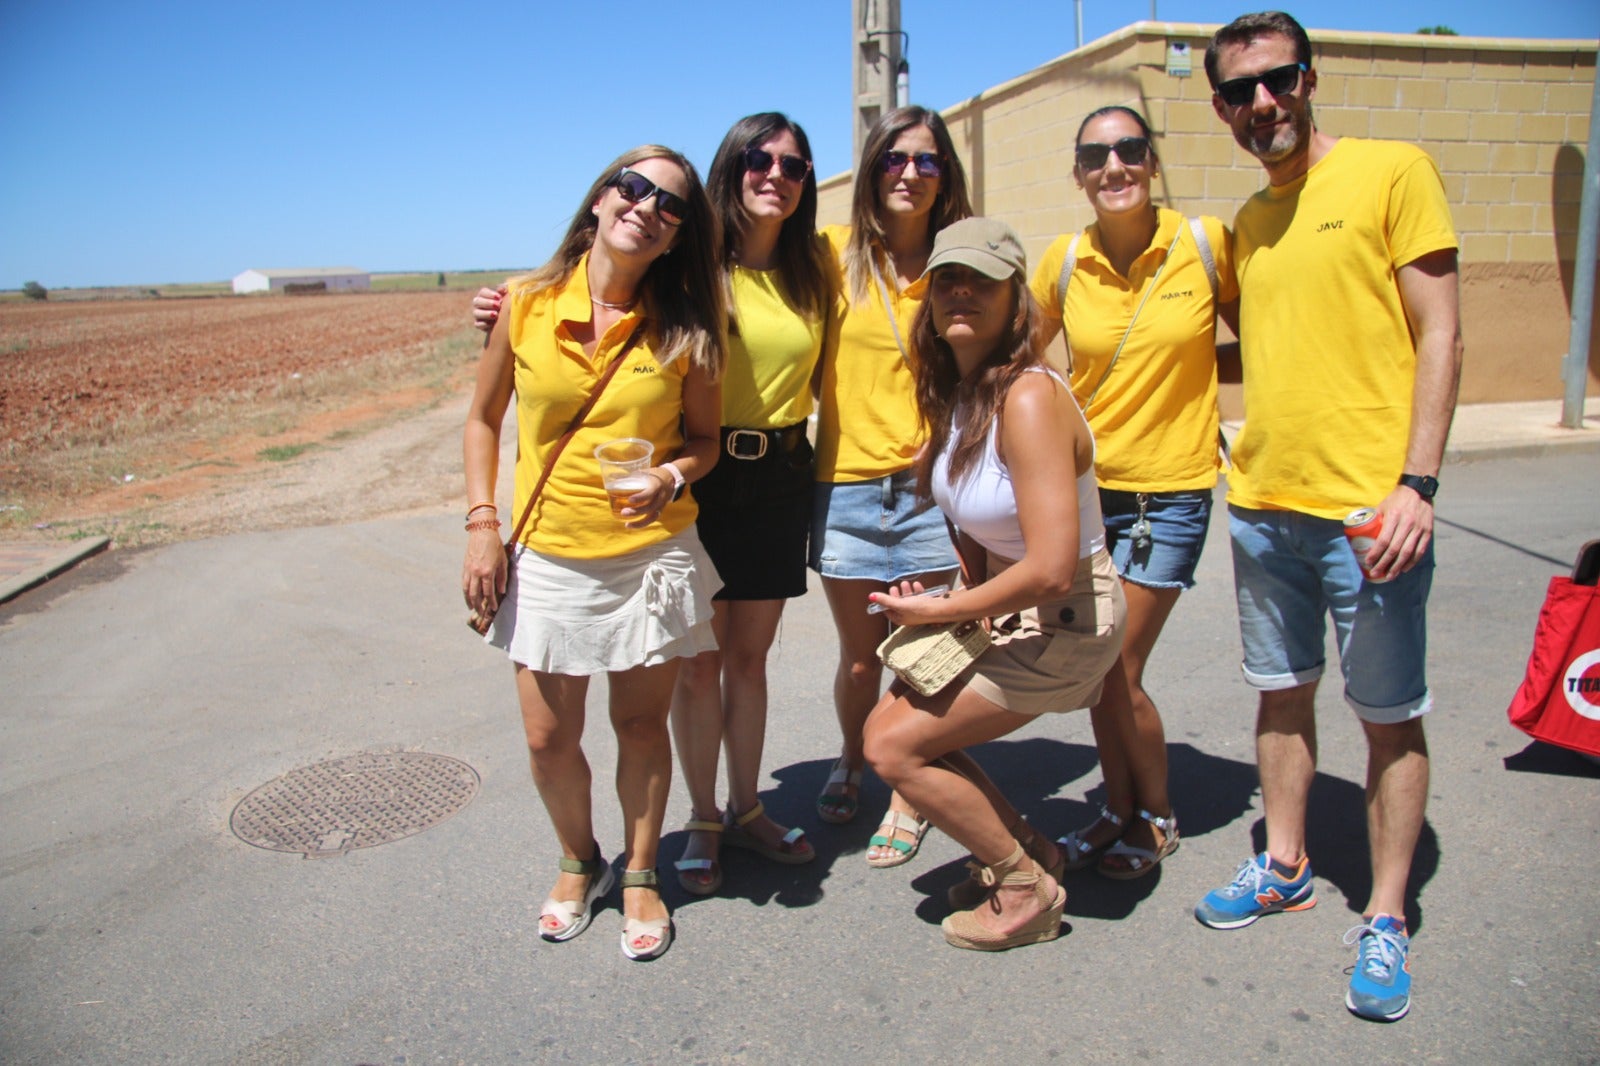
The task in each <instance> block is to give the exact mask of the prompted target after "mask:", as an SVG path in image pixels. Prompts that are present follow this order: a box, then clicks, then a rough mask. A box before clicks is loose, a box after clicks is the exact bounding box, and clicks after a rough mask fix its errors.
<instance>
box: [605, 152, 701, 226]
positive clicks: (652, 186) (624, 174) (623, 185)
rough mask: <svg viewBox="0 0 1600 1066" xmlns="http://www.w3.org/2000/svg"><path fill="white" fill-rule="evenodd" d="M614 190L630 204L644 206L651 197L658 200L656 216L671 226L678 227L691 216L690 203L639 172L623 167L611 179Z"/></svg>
mask: <svg viewBox="0 0 1600 1066" xmlns="http://www.w3.org/2000/svg"><path fill="white" fill-rule="evenodd" d="M611 186H612V188H614V189H616V190H617V195H618V196H621V197H622V198H623V199H624V200H626V201H628V202H629V203H630V204H642V203H644V202H645V201H646V200H648V199H650V197H652V196H654V197H655V198H656V214H658V215H660V216H661V221H663V222H665V223H666V224H667V225H669V226H677V225H681V224H682V223H683V220H684V219H685V218H686V217H687V216H688V214H689V203H688V201H687V200H685V199H684V198H683V197H681V196H679V195H678V194H677V193H672V192H668V191H667V190H665V189H663V188H662V187H661V186H659V185H657V184H656V183H655V182H653V181H651V180H650V179H649V178H647V177H645V176H644V175H643V174H641V173H639V172H638V171H637V170H629V169H628V168H627V167H623V168H622V169H621V170H619V171H617V176H616V177H614V178H612V179H611Z"/></svg>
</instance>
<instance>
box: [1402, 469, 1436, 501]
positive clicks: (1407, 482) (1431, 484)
mask: <svg viewBox="0 0 1600 1066" xmlns="http://www.w3.org/2000/svg"><path fill="white" fill-rule="evenodd" d="M1400 484H1402V485H1404V486H1405V487H1406V488H1408V489H1411V490H1413V491H1414V492H1416V494H1417V495H1418V496H1421V497H1422V498H1423V499H1424V500H1427V501H1428V502H1429V503H1432V502H1433V498H1434V496H1435V495H1437V494H1438V492H1439V479H1438V478H1436V477H1429V476H1428V475H1427V474H1401V475H1400Z"/></svg>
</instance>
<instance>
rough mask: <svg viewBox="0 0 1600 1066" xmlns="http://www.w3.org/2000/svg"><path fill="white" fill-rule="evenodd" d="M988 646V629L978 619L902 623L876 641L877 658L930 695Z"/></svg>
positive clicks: (905, 680) (952, 678) (910, 683)
mask: <svg viewBox="0 0 1600 1066" xmlns="http://www.w3.org/2000/svg"><path fill="white" fill-rule="evenodd" d="M988 647H989V631H988V630H987V629H985V628H984V626H983V623H982V621H980V620H977V619H973V620H969V621H966V622H948V623H946V624H944V625H937V626H934V625H924V626H901V627H900V628H898V629H896V630H895V631H894V632H893V633H890V634H889V636H888V638H887V639H885V640H884V642H883V643H882V644H879V645H878V658H880V659H882V660H883V665H885V666H887V667H888V668H889V669H890V670H893V671H894V674H895V676H896V677H898V678H899V679H900V680H902V681H904V682H905V683H906V684H908V685H910V686H911V687H912V688H914V689H916V690H917V691H918V692H920V693H921V694H922V695H924V696H932V695H934V694H935V693H937V692H939V691H940V690H942V689H943V688H944V687H945V686H946V685H948V684H949V683H950V682H952V681H954V680H955V679H956V678H957V677H959V676H960V675H961V672H962V671H963V670H965V669H966V668H967V667H969V666H971V665H972V664H973V663H975V662H977V661H978V659H979V658H980V657H981V656H982V655H983V653H984V652H985V651H986V650H988Z"/></svg>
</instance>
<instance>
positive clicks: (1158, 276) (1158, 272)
mask: <svg viewBox="0 0 1600 1066" xmlns="http://www.w3.org/2000/svg"><path fill="white" fill-rule="evenodd" d="M1182 236H1183V227H1182V226H1179V227H1178V232H1177V233H1174V234H1173V235H1172V243H1171V244H1169V245H1167V255H1166V258H1165V259H1163V260H1161V265H1160V266H1158V267H1156V272H1155V274H1154V275H1152V276H1151V278H1150V284H1148V285H1146V286H1145V289H1144V295H1143V296H1141V297H1140V298H1139V306H1138V307H1135V308H1134V309H1133V317H1132V318H1130V319H1128V328H1127V329H1125V330H1123V331H1122V340H1121V341H1120V342H1118V344H1117V350H1116V351H1114V352H1112V353H1111V362H1109V363H1107V364H1106V369H1105V373H1103V374H1101V375H1100V380H1099V381H1097V382H1095V384H1094V391H1093V392H1091V393H1089V398H1088V399H1087V400H1085V401H1083V410H1084V413H1085V414H1087V413H1088V411H1089V405H1090V404H1092V403H1094V398H1095V397H1096V396H1098V395H1100V387H1101V386H1102V385H1104V384H1105V383H1106V378H1108V377H1110V376H1111V369H1112V368H1113V367H1115V366H1116V365H1117V359H1118V357H1120V356H1121V355H1122V349H1123V348H1124V347H1125V346H1126V345H1127V343H1128V338H1129V337H1131V336H1132V335H1133V324H1134V323H1135V322H1137V321H1139V312H1140V311H1143V310H1144V305H1145V304H1146V303H1148V302H1149V300H1150V294H1151V293H1153V292H1155V291H1156V282H1158V281H1160V280H1161V272H1162V271H1163V270H1165V269H1167V263H1169V262H1170V261H1171V260H1172V253H1173V252H1174V251H1176V250H1177V248H1178V238H1179V237H1182Z"/></svg>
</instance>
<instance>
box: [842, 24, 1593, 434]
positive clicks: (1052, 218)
mask: <svg viewBox="0 0 1600 1066" xmlns="http://www.w3.org/2000/svg"><path fill="white" fill-rule="evenodd" d="M1215 28H1216V27H1214V26H1201V25H1193V24H1179V23H1162V22H1140V23H1136V24H1134V25H1133V26H1130V27H1127V28H1126V29H1123V30H1120V31H1118V32H1117V33H1114V34H1112V35H1110V36H1108V37H1104V38H1101V39H1100V40H1098V41H1095V42H1092V43H1091V44H1089V45H1086V46H1085V47H1083V48H1081V49H1078V50H1077V51H1075V52H1071V53H1068V54H1067V55H1065V56H1062V57H1061V58H1059V59H1056V60H1053V61H1051V62H1049V63H1046V64H1044V65H1043V66H1040V67H1038V68H1036V69H1034V70H1032V71H1029V72H1028V73H1027V74H1024V75H1022V76H1021V77H1019V78H1016V79H1014V80H1012V81H1009V82H1006V83H1005V84H1003V85H999V86H996V87H995V88H993V89H990V90H988V91H987V92H984V93H983V94H981V95H979V96H977V97H974V98H973V99H971V100H967V101H965V102H963V103H960V104H957V105H956V106H954V107H951V108H948V109H947V110H946V111H945V112H944V117H945V120H946V121H947V122H948V123H949V125H950V129H951V133H952V135H953V136H954V137H955V140H956V145H957V148H958V149H959V150H960V152H961V154H962V159H963V161H964V162H965V164H966V167H967V174H968V178H969V180H970V181H971V183H972V196H973V204H974V206H975V207H976V209H977V210H978V211H979V212H980V213H982V214H989V215H996V216H998V217H1000V218H1003V219H1005V220H1006V221H1007V222H1009V223H1011V224H1012V226H1014V227H1015V228H1016V230H1017V232H1018V233H1019V234H1020V235H1021V236H1022V238H1023V242H1024V245H1025V246H1026V248H1027V250H1028V253H1029V256H1030V257H1036V256H1038V255H1039V254H1040V253H1041V252H1042V251H1043V250H1044V248H1045V245H1047V244H1048V243H1049V242H1050V240H1051V239H1052V238H1054V237H1055V236H1056V235H1057V234H1060V233H1063V232H1066V231H1069V230H1076V229H1080V228H1082V227H1083V226H1085V225H1087V224H1088V223H1089V222H1090V221H1092V220H1093V217H1094V216H1093V212H1092V211H1091V210H1090V208H1089V205H1088V203H1087V201H1086V200H1085V199H1084V197H1083V194H1082V192H1080V191H1079V190H1078V189H1077V187H1076V186H1075V185H1074V184H1073V182H1072V174H1071V171H1072V144H1073V140H1074V137H1075V135H1076V133H1077V129H1078V124H1079V123H1080V122H1081V121H1082V119H1083V116H1084V115H1086V114H1087V113H1088V112H1090V111H1092V110H1094V109H1095V108H1097V107H1103V106H1105V105H1107V104H1125V105H1128V106H1130V107H1134V108H1137V109H1138V110H1139V111H1141V112H1142V113H1143V114H1144V115H1145V117H1146V118H1147V119H1148V120H1149V122H1150V125H1151V128H1152V130H1153V131H1154V133H1155V135H1156V146H1157V151H1158V152H1159V154H1160V156H1161V159H1162V176H1161V177H1160V178H1159V179H1158V181H1157V183H1156V187H1155V195H1156V198H1157V199H1158V200H1159V201H1160V202H1161V203H1163V204H1165V205H1166V206H1168V207H1172V208H1174V209H1176V210H1180V211H1183V212H1185V213H1187V214H1191V215H1193V214H1210V215H1216V216H1218V217H1219V218H1222V219H1223V220H1224V221H1227V222H1231V221H1232V218H1233V215H1234V212H1235V211H1236V210H1237V209H1238V205H1239V203H1240V202H1241V201H1242V200H1244V199H1245V198H1246V197H1248V196H1250V195H1251V194H1252V193H1254V192H1255V191H1256V190H1257V189H1259V188H1261V186H1262V185H1263V184H1264V182H1265V177H1264V173H1263V171H1262V169H1261V166H1260V164H1259V163H1258V162H1257V161H1256V160H1255V159H1253V158H1252V157H1251V156H1249V155H1248V154H1246V153H1245V152H1244V150H1243V149H1241V148H1239V147H1238V146H1237V145H1235V144H1234V142H1233V137H1232V135H1231V134H1230V133H1229V132H1228V129H1227V127H1225V126H1224V125H1223V124H1222V123H1221V122H1220V121H1219V120H1218V119H1217V117H1216V115H1215V113H1214V112H1213V111H1212V108H1211V88H1210V86H1209V85H1208V84H1207V82H1206V77H1205V70H1204V67H1203V66H1202V56H1203V54H1204V51H1205V45H1206V42H1207V41H1208V40H1209V39H1210V36H1211V33H1212V32H1213V31H1214V30H1215ZM1310 34H1311V41H1312V49H1313V52H1314V53H1315V66H1316V68H1317V71H1318V77H1319V81H1318V86H1317V97H1316V105H1315V115H1316V120H1317V125H1318V126H1319V127H1320V128H1321V129H1323V130H1325V131H1326V132H1328V133H1331V134H1334V135H1336V136H1346V137H1379V138H1390V139H1396V140H1405V141H1411V142H1413V143H1416V144H1419V145H1421V146H1422V147H1423V148H1424V149H1425V150H1426V151H1428V152H1429V153H1430V154H1431V155H1432V156H1433V157H1434V159H1435V160H1437V161H1438V163H1439V167H1440V170H1441V172H1442V173H1443V175H1444V181H1445V190H1446V193H1447V194H1448V195H1449V197H1450V203H1451V209H1452V211H1453V213H1454V216H1455V223H1456V227H1457V230H1458V232H1459V233H1460V236H1461V291H1462V322H1463V328H1464V330H1465V333H1466V342H1467V362H1466V367H1465V370H1464V373H1463V376H1462V389H1461V402H1463V403H1474V402H1486V401H1492V400H1531V399H1548V398H1557V397H1559V396H1560V395H1561V392H1562V382H1561V368H1560V361H1561V356H1562V354H1563V353H1564V352H1565V351H1566V349H1567V340H1568V329H1569V326H1568V308H1569V307H1570V292H1571V285H1572V277H1573V262H1572V260H1573V256H1574V254H1575V249H1576V244H1577V229H1578V201H1579V197H1580V195H1581V191H1582V177H1583V154H1584V150H1585V148H1586V146H1587V143H1588V136H1589V107H1590V102H1591V99H1592V93H1593V86H1594V77H1595V54H1596V46H1595V44H1594V43H1593V42H1587V41H1538V40H1503V39H1490V38H1477V37H1422V36H1413V35H1409V34H1384V33H1371V34H1361V33H1347V32H1340V31H1319V30H1311V31H1310ZM1169 41H1182V42H1185V43H1187V44H1189V46H1190V48H1191V54H1192V56H1193V68H1194V70H1193V74H1192V76H1190V77H1187V78H1180V77H1173V76H1170V75H1168V74H1167V72H1166V57H1167V46H1168V42H1169ZM819 191H820V193H821V199H820V202H819V220H820V221H822V222H846V221H848V220H849V197H850V178H849V175H848V174H842V175H836V176H834V177H832V178H829V179H827V180H826V181H824V182H823V183H822V184H821V187H820V190H819ZM1597 304H1600V300H1597ZM1589 392H1590V394H1591V395H1600V330H1596V331H1595V333H1594V335H1593V337H1592V339H1591V343H1590V373H1589ZM1225 406H1227V407H1232V406H1233V402H1232V397H1231V396H1230V397H1229V398H1228V399H1227V402H1225Z"/></svg>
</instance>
